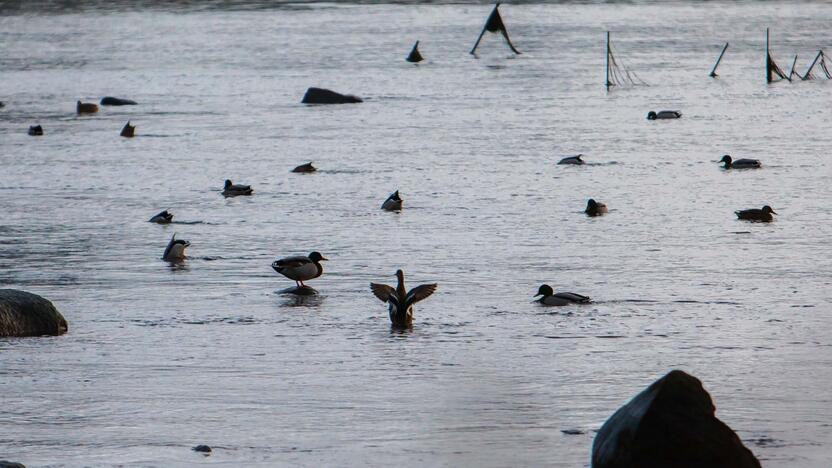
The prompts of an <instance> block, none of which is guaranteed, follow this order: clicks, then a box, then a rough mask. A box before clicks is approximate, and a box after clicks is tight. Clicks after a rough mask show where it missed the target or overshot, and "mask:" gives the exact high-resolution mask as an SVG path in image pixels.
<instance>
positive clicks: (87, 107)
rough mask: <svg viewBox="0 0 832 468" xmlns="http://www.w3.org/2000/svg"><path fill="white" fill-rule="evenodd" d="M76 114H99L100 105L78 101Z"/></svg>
mask: <svg viewBox="0 0 832 468" xmlns="http://www.w3.org/2000/svg"><path fill="white" fill-rule="evenodd" d="M75 112H77V113H79V114H95V113H96V112H98V104H93V103H91V102H81V101H78V102H77V103H76V104H75Z"/></svg>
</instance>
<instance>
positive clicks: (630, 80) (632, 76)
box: [607, 41, 647, 88]
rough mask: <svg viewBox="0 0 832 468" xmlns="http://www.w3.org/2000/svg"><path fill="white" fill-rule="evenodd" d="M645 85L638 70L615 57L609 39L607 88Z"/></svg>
mask: <svg viewBox="0 0 832 468" xmlns="http://www.w3.org/2000/svg"><path fill="white" fill-rule="evenodd" d="M635 85H645V86H647V82H646V81H644V80H642V79H641V78H640V77H639V76H638V75H637V74H636V72H634V71H632V70H630V69H629V68H628V67H626V66H625V65H624V62H622V61H621V60H620V59H617V58H616V57H615V53H614V49H613V46H612V42H609V41H607V88H609V87H610V86H635Z"/></svg>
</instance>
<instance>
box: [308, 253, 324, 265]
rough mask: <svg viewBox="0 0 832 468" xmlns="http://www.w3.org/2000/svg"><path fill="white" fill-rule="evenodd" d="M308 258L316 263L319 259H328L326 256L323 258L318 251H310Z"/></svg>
mask: <svg viewBox="0 0 832 468" xmlns="http://www.w3.org/2000/svg"><path fill="white" fill-rule="evenodd" d="M309 260H312V263H318V262H320V261H325V260H329V259H328V258H324V256H323V255H321V253H320V252H312V253H310V254H309Z"/></svg>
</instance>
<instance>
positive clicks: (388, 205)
mask: <svg viewBox="0 0 832 468" xmlns="http://www.w3.org/2000/svg"><path fill="white" fill-rule="evenodd" d="M402 202H403V200H402V197H400V196H399V191H398V190H396V191H395V192H393V193H392V194H391V195H390V196H389V197H387V200H384V203H382V204H381V209H382V210H387V211H400V210H401V209H402Z"/></svg>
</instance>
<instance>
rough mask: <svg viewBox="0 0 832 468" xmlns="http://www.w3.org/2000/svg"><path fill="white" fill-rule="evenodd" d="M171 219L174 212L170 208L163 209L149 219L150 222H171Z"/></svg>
mask: <svg viewBox="0 0 832 468" xmlns="http://www.w3.org/2000/svg"><path fill="white" fill-rule="evenodd" d="M171 221H173V213H171V212H170V211H168V210H165V211H162V212H161V213H159V214H157V215H155V216H154V217H152V218H150V220H149V222H151V223H156V224H169V223H170V222H171Z"/></svg>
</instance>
